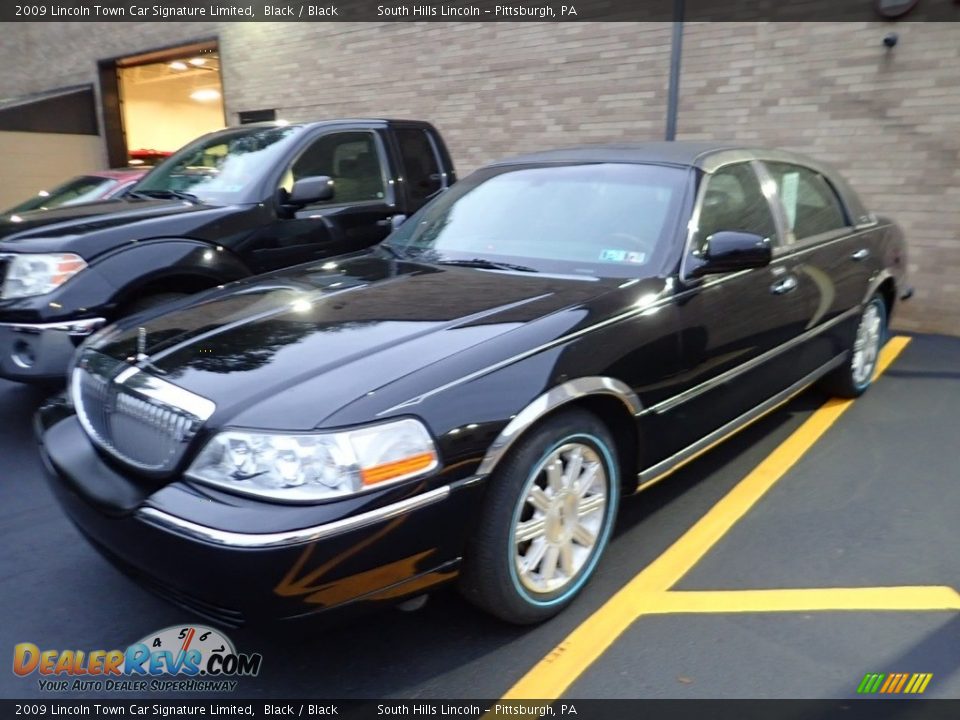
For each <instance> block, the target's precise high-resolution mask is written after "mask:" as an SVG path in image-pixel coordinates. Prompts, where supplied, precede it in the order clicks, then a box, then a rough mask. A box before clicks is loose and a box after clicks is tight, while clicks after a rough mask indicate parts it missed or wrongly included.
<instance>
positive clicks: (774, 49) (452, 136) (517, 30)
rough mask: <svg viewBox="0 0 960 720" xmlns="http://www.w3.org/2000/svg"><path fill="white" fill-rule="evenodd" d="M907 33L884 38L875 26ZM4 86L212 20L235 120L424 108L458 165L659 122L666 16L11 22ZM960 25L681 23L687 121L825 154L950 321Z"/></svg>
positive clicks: (957, 265) (72, 73)
mask: <svg viewBox="0 0 960 720" xmlns="http://www.w3.org/2000/svg"><path fill="white" fill-rule="evenodd" d="M893 29H895V30H896V31H897V32H899V33H900V35H901V40H900V44H899V45H898V46H897V47H896V48H895V49H894V50H892V51H890V52H887V51H886V50H885V49H884V47H883V45H882V44H881V39H882V38H883V36H884V34H886V33H887V32H889V31H890V30H893ZM17 30H18V32H17V33H8V34H7V35H8V37H5V38H4V42H3V43H2V44H0V63H2V67H3V68H4V70H3V72H2V73H0V98H2V97H10V96H14V95H19V94H24V93H28V92H35V91H39V90H46V89H50V88H53V87H58V86H64V85H71V84H77V83H81V82H94V81H95V77H96V60H98V59H105V58H110V57H116V56H120V55H124V54H132V53H138V52H142V51H145V50H151V49H155V48H158V47H164V46H169V45H173V44H177V43H181V42H188V41H191V40H197V39H201V38H207V37H213V36H217V37H218V38H219V40H220V48H221V53H222V55H223V65H224V93H225V99H226V105H227V111H228V114H229V116H230V118H231V119H232V120H235V119H236V113H237V112H238V111H241V110H254V109H262V108H277V109H278V111H279V114H280V116H281V117H285V118H287V119H290V120H298V119H304V118H315V117H332V116H349V115H354V116H360V115H391V116H395V117H403V116H407V117H422V118H425V119H429V120H431V121H433V122H434V123H435V124H436V125H437V126H438V127H439V128H440V129H441V130H442V131H443V133H444V135H445V137H446V138H447V140H448V142H449V145H450V149H451V152H452V153H453V155H454V160H455V161H456V163H457V165H458V167H459V169H460V171H461V173H465V172H467V171H469V170H471V169H473V168H474V167H476V166H477V165H479V164H481V163H483V162H486V161H488V160H490V159H493V158H496V157H499V156H502V155H505V154H510V153H514V152H520V151H526V150H532V149H539V148H545V147H551V146H557V145H568V144H575V143H580V142H597V141H606V140H618V139H637V140H644V139H655V138H660V137H662V133H663V127H664V114H665V109H666V89H667V72H668V64H669V55H670V25H669V24H633V23H583V24H576V23H571V24H539V23H515V24H507V23H499V24H492V23H490V24H446V23H430V24H423V25H415V24H406V23H397V24H375V23H363V24H347V23H333V24H310V23H302V24H296V23H256V24H255V23H235V24H219V25H218V24H214V23H210V24H191V23H122V24H90V23H82V24H73V25H70V24H53V23H47V24H32V25H18V26H17ZM958 67H960V27H958V26H957V25H956V24H949V23H942V24H937V23H895V24H887V23H869V22H868V23H853V22H849V23H835V24H828V23H782V24H753V23H741V24H737V23H712V24H710V23H699V24H697V23H689V24H687V26H686V30H685V36H684V57H683V77H682V82H681V103H680V117H679V136H680V138H681V139H682V138H690V139H693V138H715V139H721V140H722V139H734V140H741V141H744V142H749V143H756V144H761V145H779V146H783V147H787V148H790V149H793V150H798V151H801V152H807V153H809V154H811V155H814V156H817V157H820V158H823V159H826V160H829V161H831V162H832V163H833V164H835V165H837V166H838V167H840V168H841V169H842V170H843V171H845V173H846V174H847V176H848V177H849V178H850V180H851V182H852V183H853V185H854V186H855V187H856V188H857V189H858V190H859V191H860V192H861V193H862V194H863V196H864V198H865V200H866V201H867V203H868V204H869V205H870V207H871V209H873V210H875V211H878V212H880V213H888V214H890V215H892V216H894V217H895V218H896V219H897V220H898V221H900V222H901V223H902V224H903V225H904V227H905V229H906V230H907V233H908V236H909V241H910V250H911V257H910V265H911V269H912V272H913V280H914V282H915V284H916V287H917V296H916V298H915V299H914V300H913V301H911V302H910V303H906V304H905V305H904V306H903V307H902V309H901V311H900V312H899V313H898V316H897V319H896V322H897V324H898V326H900V327H903V328H907V329H916V330H926V331H932V332H950V333H954V334H960V279H958V278H960V162H958V161H960V157H958V153H960V73H958V70H957V68H958Z"/></svg>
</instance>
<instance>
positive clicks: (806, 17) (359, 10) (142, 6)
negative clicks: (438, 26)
mask: <svg viewBox="0 0 960 720" xmlns="http://www.w3.org/2000/svg"><path fill="white" fill-rule="evenodd" d="M678 19H683V20H688V21H715V22H728V21H756V20H768V21H779V22H797V21H832V22H837V21H841V22H842V21H848V20H849V21H865V20H900V19H903V20H910V21H953V20H958V19H960V2H958V0H439V1H438V0H32V1H31V0H22V2H21V1H20V0H14V2H10V0H6V1H5V2H3V3H2V4H0V21H3V22H164V21H175V22H222V21H227V22H270V21H274V22H276V21H279V22H465V21H466V22H616V21H631V22H638V21H639V22H645V21H670V20H678Z"/></svg>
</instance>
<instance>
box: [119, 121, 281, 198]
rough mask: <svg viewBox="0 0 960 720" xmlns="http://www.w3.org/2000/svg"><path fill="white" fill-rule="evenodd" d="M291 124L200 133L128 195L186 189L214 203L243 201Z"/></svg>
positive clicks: (173, 193) (174, 192)
mask: <svg viewBox="0 0 960 720" xmlns="http://www.w3.org/2000/svg"><path fill="white" fill-rule="evenodd" d="M296 129H297V128H296V127H295V126H283V127H275V126H271V127H262V126H261V127H248V128H237V129H234V130H230V131H227V132H221V133H217V134H215V135H210V136H206V137H202V138H200V139H199V140H197V141H196V142H193V143H191V144H190V145H187V146H186V147H184V148H183V149H181V150H179V151H177V152H176V153H174V154H173V155H171V156H170V157H169V158H168V159H167V160H165V161H164V162H163V163H161V164H160V165H158V166H157V167H156V168H155V169H154V170H153V171H152V172H150V174H148V175H147V176H146V177H145V178H144V179H143V180H141V181H140V182H139V183H137V185H135V186H134V187H133V188H132V190H131V194H132V195H133V196H135V197H136V196H137V195H140V196H153V195H155V196H157V197H164V196H171V197H175V196H176V195H177V193H189V194H190V195H192V196H196V197H197V198H198V199H199V200H202V201H204V202H209V203H214V204H229V203H233V202H243V201H244V197H245V194H246V191H247V190H249V189H250V187H252V186H253V185H255V184H256V183H257V182H258V181H259V180H260V178H261V177H262V176H263V173H264V172H265V170H267V169H269V168H270V166H271V165H272V163H273V161H274V159H275V158H276V157H277V155H278V154H279V153H281V152H282V151H283V148H284V146H285V145H286V142H285V140H287V139H288V138H289V137H290V136H291V135H293V134H294V133H295V131H296Z"/></svg>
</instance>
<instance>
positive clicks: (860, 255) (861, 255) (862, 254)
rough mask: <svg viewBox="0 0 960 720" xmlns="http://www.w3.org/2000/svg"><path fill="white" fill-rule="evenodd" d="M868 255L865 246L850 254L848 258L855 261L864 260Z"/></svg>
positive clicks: (868, 251)
mask: <svg viewBox="0 0 960 720" xmlns="http://www.w3.org/2000/svg"><path fill="white" fill-rule="evenodd" d="M868 257H870V250H868V249H867V248H860V249H859V250H857V251H856V252H855V253H853V254H852V255H851V256H850V259H851V260H853V261H855V262H859V261H860V260H866V259H867V258H868Z"/></svg>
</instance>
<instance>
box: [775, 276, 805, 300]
mask: <svg viewBox="0 0 960 720" xmlns="http://www.w3.org/2000/svg"><path fill="white" fill-rule="evenodd" d="M799 284H800V283H799V282H797V276H796V275H787V276H786V277H784V278H781V279H780V280H777V281H776V282H775V283H774V284H773V285H771V286H770V292H772V293H773V294H774V295H786V294H787V293H788V292H793V291H794V290H796V289H797V285H799Z"/></svg>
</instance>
